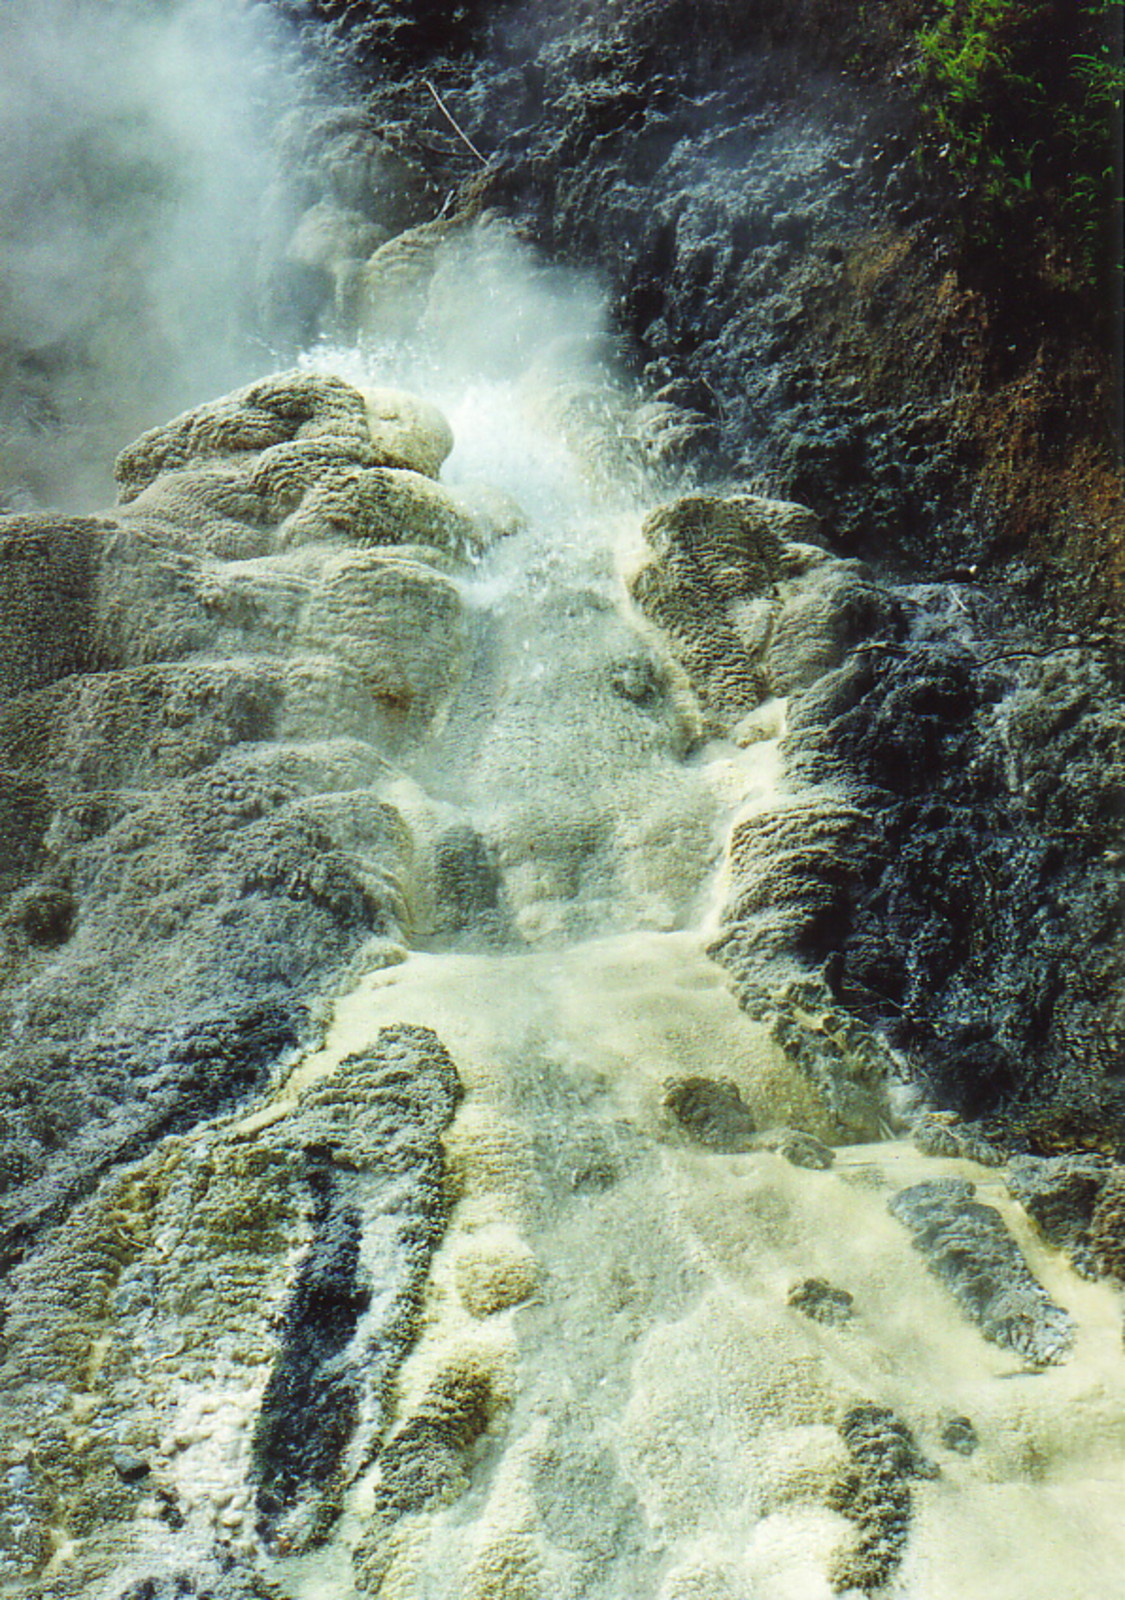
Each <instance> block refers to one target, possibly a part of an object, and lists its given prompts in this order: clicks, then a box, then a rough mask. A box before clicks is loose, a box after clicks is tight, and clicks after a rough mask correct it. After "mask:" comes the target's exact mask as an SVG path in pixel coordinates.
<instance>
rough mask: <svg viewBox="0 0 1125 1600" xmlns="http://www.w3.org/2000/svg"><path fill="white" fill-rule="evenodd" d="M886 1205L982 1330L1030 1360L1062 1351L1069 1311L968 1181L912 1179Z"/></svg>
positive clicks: (1051, 1358) (1038, 1362)
mask: <svg viewBox="0 0 1125 1600" xmlns="http://www.w3.org/2000/svg"><path fill="white" fill-rule="evenodd" d="M890 1209H891V1212H892V1214H893V1215H894V1216H896V1217H897V1218H898V1219H899V1221H900V1222H902V1223H904V1224H905V1225H906V1227H908V1228H909V1229H910V1231H911V1233H912V1234H913V1236H914V1243H915V1245H916V1247H917V1248H918V1249H919V1250H920V1251H921V1252H922V1254H923V1255H924V1256H925V1257H926V1259H927V1261H928V1263H929V1266H930V1269H931V1271H933V1272H935V1273H936V1274H937V1276H938V1277H939V1278H941V1279H942V1280H943V1281H944V1282H946V1283H947V1284H948V1285H949V1287H950V1288H951V1289H952V1291H953V1293H954V1295H955V1296H956V1298H957V1301H958V1304H959V1305H961V1306H962V1307H963V1308H964V1310H965V1311H966V1312H967V1313H968V1315H969V1316H971V1317H972V1318H973V1320H974V1321H975V1322H977V1323H979V1325H980V1327H981V1330H982V1332H983V1333H984V1335H985V1337H986V1338H988V1339H993V1340H995V1342H996V1343H997V1344H1001V1345H1004V1346H1006V1347H1007V1348H1008V1349H1009V1350H1014V1351H1016V1353H1017V1354H1019V1355H1022V1356H1023V1357H1024V1358H1025V1359H1026V1360H1027V1361H1028V1362H1030V1363H1031V1364H1032V1365H1033V1366H1044V1365H1047V1364H1049V1363H1051V1362H1055V1361H1061V1360H1062V1359H1063V1357H1064V1356H1065V1355H1066V1352H1067V1350H1068V1349H1069V1347H1070V1344H1071V1342H1072V1340H1073V1337H1074V1326H1073V1323H1072V1321H1071V1318H1070V1317H1069V1316H1068V1315H1067V1313H1066V1312H1065V1311H1064V1310H1063V1309H1062V1307H1061V1306H1057V1305H1055V1304H1054V1302H1053V1301H1052V1300H1051V1298H1050V1296H1049V1295H1048V1294H1047V1292H1046V1291H1045V1290H1044V1289H1043V1287H1042V1285H1041V1284H1039V1283H1037V1282H1036V1280H1035V1279H1034V1278H1033V1277H1032V1276H1031V1274H1030V1273H1029V1272H1028V1270H1027V1267H1026V1265H1025V1263H1024V1259H1023V1256H1022V1255H1021V1254H1020V1251H1019V1248H1018V1246H1017V1245H1016V1242H1015V1240H1014V1239H1013V1238H1012V1236H1011V1234H1010V1233H1009V1232H1008V1230H1007V1228H1006V1227H1005V1226H1004V1223H1003V1220H1002V1218H1001V1216H1000V1213H999V1212H998V1211H996V1210H995V1209H994V1208H993V1207H992V1206H985V1205H981V1204H980V1203H979V1201H976V1200H974V1199H973V1186H972V1184H971V1183H969V1182H968V1181H966V1180H965V1179H961V1178H942V1179H936V1180H934V1181H933V1182H931V1183H921V1184H915V1185H914V1187H913V1188H910V1189H903V1190H901V1191H900V1193H898V1194H896V1195H895V1197H894V1199H893V1200H892V1201H891V1202H890Z"/></svg>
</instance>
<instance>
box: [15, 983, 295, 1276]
mask: <svg viewBox="0 0 1125 1600" xmlns="http://www.w3.org/2000/svg"><path fill="white" fill-rule="evenodd" d="M307 1030H308V1014H307V1012H306V1011H305V1009H304V1008H303V1007H302V1006H299V1005H289V1006H285V1005H282V1004H280V1003H276V1002H275V1003H270V1002H267V1003H265V1004H261V1003H259V1004H258V1005H246V1006H244V1007H240V1008H237V1009H236V1008H234V1007H232V1008H231V1009H230V1010H229V1011H227V1012H225V1013H220V1014H219V1015H218V1016H216V1015H211V1016H210V1017H206V1016H200V1017H198V1018H197V1019H196V1020H195V1021H194V1022H193V1023H191V1024H189V1025H186V1026H182V1027H179V1028H172V1029H169V1030H157V1029H152V1030H150V1031H149V1032H148V1033H147V1034H146V1033H140V1034H139V1035H137V1036H129V1035H121V1034H118V1035H114V1034H103V1035H101V1036H100V1037H99V1036H97V1035H95V1036H94V1037H93V1038H90V1039H87V1040H85V1041H83V1042H82V1043H81V1044H75V1045H68V1044H65V1043H64V1044H59V1045H52V1043H51V1042H50V1041H49V1040H47V1041H44V1042H42V1043H36V1044H34V1045H28V1046H26V1047H24V1048H22V1049H20V1048H18V1047H15V1048H13V1047H11V1046H10V1047H9V1049H8V1051H7V1052H6V1057H7V1059H6V1061H5V1063H4V1065H5V1069H6V1070H5V1072H4V1076H3V1079H2V1081H0V1164H2V1167H3V1170H4V1171H5V1172H6V1175H7V1179H8V1186H9V1187H8V1193H7V1194H5V1195H4V1197H3V1199H2V1201H0V1262H2V1263H3V1264H4V1265H10V1264H11V1263H12V1261H14V1260H15V1259H17V1258H18V1257H19V1256H20V1255H21V1254H22V1253H23V1251H24V1250H26V1249H27V1248H28V1246H29V1244H31V1243H32V1242H33V1241H34V1239H35V1237H36V1235H37V1234H38V1233H39V1231H40V1230H41V1229H43V1228H44V1227H46V1226H47V1225H48V1224H49V1223H51V1222H54V1221H57V1220H58V1219H59V1218H60V1217H61V1216H62V1215H63V1214H64V1212H65V1211H66V1209H67V1208H68V1207H69V1206H70V1205H72V1204H73V1203H74V1201H75V1200H77V1199H78V1198H80V1197H81V1196H82V1195H85V1194H87V1193H89V1192H90V1190H92V1189H93V1187H94V1185H95V1183H96V1181H97V1180H98V1178H100V1177H101V1175H102V1174H103V1173H104V1172H106V1171H107V1170H108V1168H109V1167H110V1166H112V1165H113V1164H114V1163H115V1162H118V1161H125V1160H131V1159H135V1158H136V1157H138V1156H140V1155H142V1154H143V1153H144V1152H145V1151H146V1150H148V1149H149V1148H151V1146H152V1145H153V1144H155V1143H156V1141H157V1140H158V1139H159V1138H162V1137H163V1136H164V1135H165V1134H169V1133H176V1132H179V1131H182V1130H184V1129H186V1128H190V1127H193V1126H195V1124H196V1123H198V1122H200V1121H204V1120H206V1119H207V1118H208V1117H212V1116H215V1115H216V1114H217V1113H218V1112H221V1111H224V1110H230V1109H233V1108H234V1107H235V1106H236V1105H239V1104H240V1103H242V1102H244V1101H245V1100H247V1099H248V1098H249V1097H250V1096H251V1095H253V1094H254V1093H256V1092H258V1091H260V1090H261V1089H262V1088H264V1087H265V1085H266V1084H267V1083H268V1082H269V1079H270V1074H271V1072H272V1071H273V1070H274V1068H275V1067H276V1065H277V1063H278V1061H279V1060H280V1059H281V1058H282V1057H283V1056H284V1055H286V1054H287V1053H288V1052H290V1051H292V1050H294V1049H296V1048H297V1046H298V1045H299V1044H300V1043H301V1042H302V1040H304V1038H305V1037H306V1036H307Z"/></svg>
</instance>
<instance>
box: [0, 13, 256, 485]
mask: <svg viewBox="0 0 1125 1600" xmlns="http://www.w3.org/2000/svg"><path fill="white" fill-rule="evenodd" d="M259 10H260V8H259ZM275 87H276V75H275V74H274V72H273V70H272V68H271V53H270V42H269V40H268V39H267V38H266V36H265V33H264V31H263V26H262V24H261V22H260V21H259V20H257V13H256V14H255V17H254V18H251V16H250V15H248V13H247V12H246V10H245V9H244V8H243V7H241V6H240V5H238V4H236V3H235V0H186V3H184V4H179V5H171V4H167V3H159V0H157V3H153V0H149V3H142V0H110V3H102V4H95V3H93V0H24V3H21V4H19V5H7V6H5V7H3V10H2V12H0V108H2V109H0V504H3V503H5V502H6V504H7V507H8V508H9V509H22V508H25V507H27V508H31V507H34V506H35V505H37V504H38V505H43V504H46V505H51V504H54V505H61V506H63V507H67V508H70V507H75V508H77V507H81V508H84V509H85V508H88V507H89V506H90V505H91V504H99V503H101V504H104V503H105V502H106V500H107V499H108V498H110V496H111V489H110V484H109V480H108V468H109V466H110V464H111V462H112V459H113V456H114V454H115V452H116V451H117V450H118V449H119V448H120V447H121V446H122V445H123V444H124V443H126V442H127V441H128V440H129V439H130V438H131V437H133V436H134V435H135V434H136V433H137V432H138V430H139V429H142V428H144V427H147V426H150V425H151V424H152V423H153V422H154V421H156V420H158V419H159V418H160V417H161V416H163V415H167V414H168V412H169V411H172V410H177V409H180V408H181V407H183V406H184V405H187V404H190V403H193V402H197V401H199V400H202V399H205V398H206V397H207V395H208V394H210V393H215V392H218V391H220V390H222V389H223V388H227V387H230V385H231V384H232V383H234V382H237V381H240V380H243V379H245V378H246V377H248V376H251V375H252V374H253V372H254V371H256V370H259V369H260V368H261V367H262V366H263V365H264V364H268V358H266V357H264V356H263V354H262V352H261V351H260V350H259V351H255V350H253V348H252V346H251V344H250V330H251V328H252V326H253V315H252V312H253V298H254V277H255V261H254V249H255V237H254V236H255V229H256V225H257V216H258V212H259V207H260V201H261V198H262V196H263V194H264V193H265V191H266V189H267V186H268V183H269V179H270V172H269V165H268V160H267V158H266V156H265V154H264V140H263V139H262V137H261V136H260V130H261V125H262V123H263V121H264V117H263V113H264V111H265V110H266V108H267V106H268V103H269V100H270V97H271V95H272V93H273V92H274V90H275Z"/></svg>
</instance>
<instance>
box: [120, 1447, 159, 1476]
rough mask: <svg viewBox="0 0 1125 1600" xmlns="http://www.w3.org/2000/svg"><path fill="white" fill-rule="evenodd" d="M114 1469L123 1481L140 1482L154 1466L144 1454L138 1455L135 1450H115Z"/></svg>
mask: <svg viewBox="0 0 1125 1600" xmlns="http://www.w3.org/2000/svg"><path fill="white" fill-rule="evenodd" d="M113 1470H114V1471H115V1472H116V1473H117V1476H118V1477H119V1478H120V1479H121V1481H122V1483H139V1482H140V1481H141V1479H142V1478H147V1477H148V1475H149V1473H150V1472H151V1471H152V1468H151V1467H150V1466H149V1464H148V1462H147V1461H146V1460H145V1458H144V1456H139V1455H137V1453H136V1451H134V1450H115V1451H114V1452H113Z"/></svg>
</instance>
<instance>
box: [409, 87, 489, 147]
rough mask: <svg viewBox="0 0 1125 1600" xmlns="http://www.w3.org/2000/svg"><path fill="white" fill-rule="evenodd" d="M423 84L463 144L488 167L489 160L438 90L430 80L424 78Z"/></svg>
mask: <svg viewBox="0 0 1125 1600" xmlns="http://www.w3.org/2000/svg"><path fill="white" fill-rule="evenodd" d="M422 82H423V83H424V84H425V85H426V88H427V89H428V90H429V91H430V93H431V94H432V95H433V97H434V104H435V105H436V106H437V108H438V110H439V111H440V112H441V114H442V116H443V117H444V118H445V120H446V122H448V124H449V126H450V127H451V128H452V129H453V131H454V133H455V134H456V135H457V137H458V138H459V139H460V140H461V142H462V144H464V145H467V146H468V148H469V149H470V150H471V151H472V152H473V154H474V155H475V156H476V158H477V160H478V161H479V162H480V164H481V166H482V167H487V165H488V160H487V158H486V157H485V156H482V155H481V153H480V151H479V150H478V149H477V147H476V145H475V144H474V143H473V141H472V140H471V139H470V138H469V135H468V134H467V133H466V132H465V130H464V128H462V127H461V125H460V123H459V122H457V120H456V119H455V117H454V116H453V114H452V112H451V111H450V109H449V107H448V106H447V105H446V103H445V101H444V100H443V99H442V97H441V95H440V94H438V92H437V90H436V89H435V88H434V86H433V84H432V83H431V82H430V80H429V78H423V79H422Z"/></svg>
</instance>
